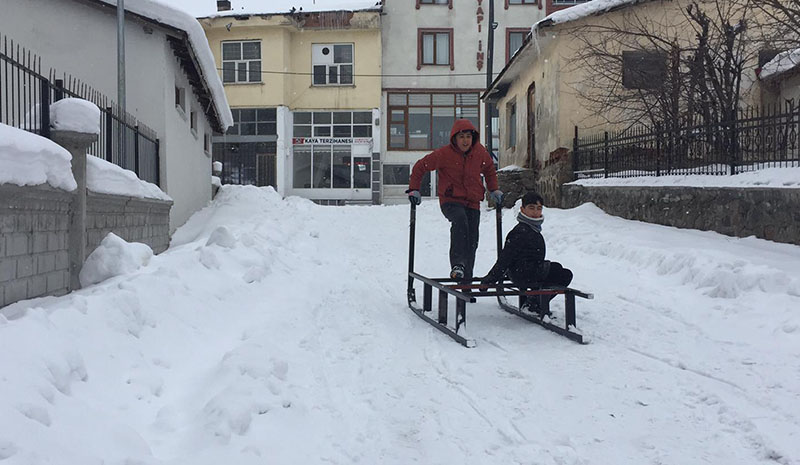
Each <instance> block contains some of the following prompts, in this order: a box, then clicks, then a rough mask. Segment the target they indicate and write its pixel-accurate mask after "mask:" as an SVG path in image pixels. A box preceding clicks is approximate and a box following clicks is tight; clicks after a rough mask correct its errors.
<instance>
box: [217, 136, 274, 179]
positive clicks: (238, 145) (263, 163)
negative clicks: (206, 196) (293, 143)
mask: <svg viewBox="0 0 800 465" xmlns="http://www.w3.org/2000/svg"><path fill="white" fill-rule="evenodd" d="M212 147H213V161H214V162H218V163H221V164H222V172H221V173H220V174H219V177H220V178H221V179H222V182H223V184H251V185H256V186H272V187H277V179H278V177H277V144H276V143H275V142H215V143H214V144H213V146H212Z"/></svg>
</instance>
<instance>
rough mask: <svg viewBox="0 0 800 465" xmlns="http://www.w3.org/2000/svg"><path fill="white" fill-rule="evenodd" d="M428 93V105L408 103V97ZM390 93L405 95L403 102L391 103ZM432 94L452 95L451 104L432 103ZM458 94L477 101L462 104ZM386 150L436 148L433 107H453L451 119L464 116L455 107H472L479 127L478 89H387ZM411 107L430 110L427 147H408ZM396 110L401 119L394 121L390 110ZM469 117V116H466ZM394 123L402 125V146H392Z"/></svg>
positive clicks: (424, 149) (416, 150)
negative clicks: (470, 96)
mask: <svg viewBox="0 0 800 465" xmlns="http://www.w3.org/2000/svg"><path fill="white" fill-rule="evenodd" d="M419 94H424V95H429V96H430V97H431V101H430V103H429V104H428V105H410V104H409V97H410V96H412V95H419ZM392 95H403V96H405V104H402V105H397V104H392V103H391V96H392ZM434 95H452V96H453V104H452V106H450V105H434V101H433V100H434V97H433V96H434ZM459 95H472V96H475V97H477V100H476V101H477V103H476V104H474V105H464V104H459V103H458V96H459ZM386 108H387V112H386V118H387V120H386V125H387V126H386V150H389V151H408V152H419V151H430V150H434V149H436V148H438V146H434V140H433V134H434V111H433V109H434V108H452V109H453V121H455V120H456V119H459V118H464V115H463V112H462V114H461V115H458V114H457V113H456V109H457V108H462V109H464V108H469V109H474V110H475V111H476V112H477V116H476V118H477V124H476V126H477V127H481V126H480V124H481V101H480V91H471V90H470V89H463V90H462V89H455V90H442V91H436V90H430V91H421V90H416V89H415V90H414V91H412V92H409V91H402V90H397V91H391V90H390V91H388V92H387V96H386ZM411 108H427V109H429V110H430V112H429V114H430V126H429V128H428V129H429V130H428V136H429V139H430V140H429V143H428V147H427V148H410V147H409V138H410V135H411V132H410V130H409V125H410V117H409V109H411ZM393 110H398V111H402V112H403V121H402V122H399V121H394V120H392V111H393ZM467 119H469V118H467ZM394 125H402V126H403V130H404V133H403V146H402V147H395V146H392V126H394Z"/></svg>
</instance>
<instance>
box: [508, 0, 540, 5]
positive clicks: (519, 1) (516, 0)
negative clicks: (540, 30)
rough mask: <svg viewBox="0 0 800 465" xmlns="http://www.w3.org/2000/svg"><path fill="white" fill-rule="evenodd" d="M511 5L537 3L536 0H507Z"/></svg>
mask: <svg viewBox="0 0 800 465" xmlns="http://www.w3.org/2000/svg"><path fill="white" fill-rule="evenodd" d="M506 2H507V3H508V4H509V5H536V0H506Z"/></svg>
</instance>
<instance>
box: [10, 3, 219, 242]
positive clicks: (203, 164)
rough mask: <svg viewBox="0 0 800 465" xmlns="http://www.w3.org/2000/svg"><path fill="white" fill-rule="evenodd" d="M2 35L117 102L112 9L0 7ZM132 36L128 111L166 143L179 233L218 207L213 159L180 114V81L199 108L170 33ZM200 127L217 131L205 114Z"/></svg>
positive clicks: (134, 31)
mask: <svg viewBox="0 0 800 465" xmlns="http://www.w3.org/2000/svg"><path fill="white" fill-rule="evenodd" d="M0 32H2V34H4V35H6V36H7V37H8V38H10V39H13V40H15V41H16V42H19V43H20V45H22V46H23V47H25V48H26V49H28V50H30V51H31V52H32V53H35V54H37V55H38V56H40V57H41V59H42V69H43V74H47V70H49V69H50V68H51V67H52V68H55V69H56V70H57V71H58V72H59V73H62V74H63V73H67V74H71V75H73V76H74V77H76V78H78V79H80V80H81V81H83V82H84V83H85V84H87V85H89V86H91V87H92V88H94V89H95V90H97V91H99V92H101V93H103V94H104V95H106V97H108V98H110V99H112V100H114V101H116V100H117V98H116V96H117V60H116V54H117V25H116V16H115V12H114V9H113V8H98V7H95V6H92V5H89V4H84V3H82V2H79V1H75V0H0ZM125 34H126V49H125V59H126V78H127V79H126V94H127V98H126V104H127V105H126V106H127V111H128V113H130V114H132V115H133V116H135V117H136V118H137V119H138V120H139V121H141V122H142V123H143V124H145V125H147V126H149V127H150V128H152V129H153V130H155V131H156V133H157V134H158V137H159V139H160V142H161V151H160V157H161V183H162V188H163V189H164V190H165V191H166V192H167V194H169V195H170V196H171V197H172V198H173V199H174V200H175V205H174V206H173V207H172V212H171V214H170V230H171V231H174V230H175V228H177V227H178V226H180V225H181V224H183V223H184V222H185V221H186V220H187V219H188V218H189V216H190V215H191V214H192V213H193V212H194V211H196V210H198V209H199V208H202V207H203V206H204V205H205V204H206V203H207V202H208V201H209V200H210V199H211V187H210V182H211V181H210V176H211V159H210V157H208V156H206V155H205V154H204V151H203V135H202V133H201V132H200V131H198V137H197V138H195V137H194V136H193V135H192V134H191V132H190V130H189V123H188V120H183V119H181V118H180V116H179V115H177V114H176V113H175V108H174V84H175V82H176V79H177V81H178V82H181V83H183V84H184V85H185V86H186V87H187V92H186V96H187V102H188V103H189V104H192V105H195V107H197V108H199V104H198V103H197V99H196V97H195V96H194V94H193V93H192V91H191V88H190V87H188V82H187V80H186V76H185V75H184V73H183V71H182V70H181V69H180V66H179V64H178V62H177V59H176V58H175V56H174V54H173V53H172V50H171V49H170V47H169V44H168V43H167V41H166V33H165V31H163V30H161V29H159V28H158V27H154V26H153V25H152V24H151V23H146V24H145V23H141V22H139V21H137V20H133V19H129V20H128V21H127V22H126V30H125ZM198 125H199V127H200V128H202V129H203V130H209V129H210V128H209V124H208V122H207V120H206V117H205V114H204V113H202V112H200V113H199V114H198Z"/></svg>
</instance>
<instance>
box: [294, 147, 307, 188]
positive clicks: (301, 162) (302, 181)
mask: <svg viewBox="0 0 800 465" xmlns="http://www.w3.org/2000/svg"><path fill="white" fill-rule="evenodd" d="M293 152H294V155H293V157H292V158H293V160H292V168H293V172H294V175H293V185H294V187H295V188H301V189H302V188H307V187H311V147H309V146H297V145H296V146H295V147H294V150H293Z"/></svg>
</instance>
